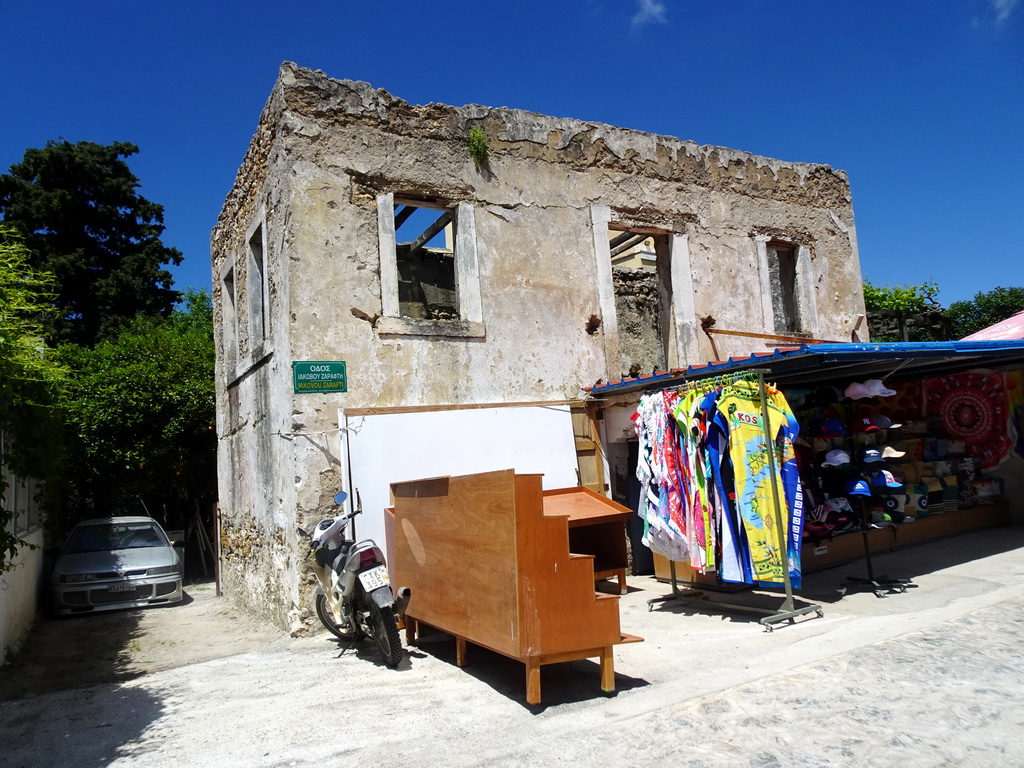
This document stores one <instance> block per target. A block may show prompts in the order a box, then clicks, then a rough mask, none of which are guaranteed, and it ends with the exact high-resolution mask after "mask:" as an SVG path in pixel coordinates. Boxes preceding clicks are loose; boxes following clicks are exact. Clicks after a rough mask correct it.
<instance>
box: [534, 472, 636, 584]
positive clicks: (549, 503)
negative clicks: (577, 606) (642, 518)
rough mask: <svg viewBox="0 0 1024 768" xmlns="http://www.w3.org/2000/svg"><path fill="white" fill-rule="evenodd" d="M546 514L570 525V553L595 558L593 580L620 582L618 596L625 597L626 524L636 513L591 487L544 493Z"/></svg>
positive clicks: (560, 489)
mask: <svg viewBox="0 0 1024 768" xmlns="http://www.w3.org/2000/svg"><path fill="white" fill-rule="evenodd" d="M544 514H545V515H547V516H549V517H565V518H566V519H567V522H568V524H569V551H570V552H572V553H574V554H579V555H593V556H594V579H595V580H597V581H600V580H601V579H612V578H614V579H617V580H618V582H619V594H622V595H624V594H626V566H627V564H628V557H627V555H626V521H627V520H628V519H629V518H630V517H631V516H632V515H633V514H635V513H634V512H633V511H632V510H631V509H629V508H628V507H624V506H622V505H621V504H619V503H617V502H614V501H612V500H611V499H609V498H608V497H607V496H602V495H601V494H599V493H596V492H594V491H592V490H590V489H589V488H585V487H579V488H558V489H556V490H552V491H544Z"/></svg>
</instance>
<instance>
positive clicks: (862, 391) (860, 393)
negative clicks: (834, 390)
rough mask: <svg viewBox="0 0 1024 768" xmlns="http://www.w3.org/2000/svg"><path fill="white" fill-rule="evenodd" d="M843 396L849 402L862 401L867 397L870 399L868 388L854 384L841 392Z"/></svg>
mask: <svg viewBox="0 0 1024 768" xmlns="http://www.w3.org/2000/svg"><path fill="white" fill-rule="evenodd" d="M843 396H844V397H848V398H849V399H850V400H863V399H865V398H867V397H871V394H870V393H869V392H868V388H867V387H866V386H864V385H863V384H859V383H857V382H854V383H853V384H851V385H850V386H848V387H847V388H846V390H845V391H844V392H843Z"/></svg>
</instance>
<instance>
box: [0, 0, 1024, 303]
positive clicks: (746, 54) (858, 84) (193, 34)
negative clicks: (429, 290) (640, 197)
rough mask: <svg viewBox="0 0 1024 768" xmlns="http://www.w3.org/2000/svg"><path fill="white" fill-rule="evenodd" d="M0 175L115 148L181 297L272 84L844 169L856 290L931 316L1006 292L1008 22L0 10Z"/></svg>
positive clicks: (640, 6) (1012, 163)
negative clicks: (56, 156) (892, 298)
mask: <svg viewBox="0 0 1024 768" xmlns="http://www.w3.org/2000/svg"><path fill="white" fill-rule="evenodd" d="M2 19H3V27H4V35H3V37H4V44H3V46H0V104H2V105H3V107H2V108H3V120H2V122H0V171H2V172H6V170H7V169H8V168H9V167H10V165H11V164H12V163H15V162H18V161H19V160H20V159H21V157H22V154H23V153H24V150H25V149H26V148H28V147H40V146H43V145H44V144H45V142H46V141H47V140H48V139H60V138H64V139H67V140H69V141H80V140H89V141H95V142H100V143H109V142H111V141H119V140H121V141H131V142H134V143H135V144H137V145H139V147H140V150H141V151H140V153H139V154H138V155H136V156H134V157H133V158H131V160H130V164H131V167H132V169H133V171H134V172H135V174H136V175H137V176H138V177H139V179H140V180H141V182H142V193H143V194H144V195H145V196H146V197H148V198H149V199H150V200H153V201H154V202H157V203H160V204H162V205H163V206H164V208H165V218H166V225H167V230H166V232H165V233H164V241H165V242H166V243H167V244H168V245H172V246H175V247H177V248H179V249H180V250H181V251H182V252H183V253H184V255H185V260H184V263H183V264H182V265H181V267H179V268H177V269H176V270H175V280H176V285H177V287H179V288H185V287H188V286H196V287H209V285H210V269H209V234H210V230H211V228H212V227H213V224H214V222H215V220H216V217H217V214H218V212H219V210H220V207H221V204H222V203H223V201H224V197H225V195H226V194H227V191H228V189H229V188H230V187H231V184H232V183H233V181H234V176H235V173H236V171H237V169H238V166H239V164H240V163H241V161H242V157H243V155H244V154H245V150H246V147H247V145H248V142H249V140H250V138H251V137H252V134H253V132H254V130H255V128H256V123H257V120H258V117H259V113H260V110H261V109H262V108H263V104H264V102H265V101H266V98H267V96H268V94H269V93H270V89H271V87H272V86H273V83H274V80H275V78H276V76H277V70H278V67H279V65H280V63H281V62H282V61H285V60H289V61H295V62H297V63H298V64H300V65H302V66H305V67H310V68H312V69H320V70H323V71H324V72H325V73H326V74H328V75H330V76H331V77H337V78H350V79H355V80H365V81H368V82H370V83H372V84H373V85H374V86H376V87H379V88H384V89H386V90H388V91H390V92H391V93H392V94H394V95H395V96H398V97H399V98H402V99H405V100H406V101H409V102H411V103H413V104H425V103H429V102H443V103H447V104H454V105H462V104H468V103H476V104H485V105H488V106H508V107H514V108H519V109H527V110H532V111H536V112H541V113H545V114H549V115H554V116H558V117H574V118H579V119H583V120H592V121H598V122H604V123H611V124H614V125H621V126H625V127H628V128H636V129H639V130H644V131H651V132H654V133H661V134H667V135H671V136H677V137H679V138H681V139H690V140H693V141H696V142H697V143H699V144H714V145H720V146H726V147H731V148H734V149H740V150H745V151H749V152H754V153H757V154H761V155H767V156H769V157H776V158H779V159H782V160H788V161H800V162H813V163H824V164H828V165H831V166H832V167H834V168H841V169H843V170H845V171H846V172H847V173H848V174H849V176H850V183H851V186H852V189H853V202H854V212H855V215H856V224H857V234H858V240H859V245H860V256H861V265H862V269H863V271H864V273H865V275H866V276H867V277H868V278H869V279H870V280H871V281H872V282H874V283H876V284H902V283H920V282H922V281H924V280H929V279H931V280H935V281H937V282H938V283H939V286H940V289H941V292H940V300H941V301H942V303H943V304H944V305H948V304H949V303H951V302H953V301H957V300H960V299H969V298H972V297H973V296H974V294H975V293H977V292H978V291H986V290H990V289H991V288H994V287H995V286H997V285H1004V286H1013V285H1016V286H1021V285H1024V246H1022V245H1021V243H1022V237H1024V233H1022V231H1021V230H1022V225H1024V0H919V1H917V0H886V1H885V2H882V1H881V0H847V2H828V3H825V2H820V0H817V1H815V2H812V1H811V0H787V2H778V0H736V2H730V3H720V2H702V3H698V2H690V1H689V0H619V1H618V2H612V1H611V0H575V1H574V2H559V0H546V1H545V2H540V1H538V0H526V1H524V2H519V3H487V2H480V0H477V2H472V3H470V2H463V1H462V0H453V1H450V2H445V3H426V2H404V1H403V0H396V1H394V2H390V3H376V2H362V3H354V2H345V0H334V2H322V1H320V0H309V2H306V3H303V4H295V5H287V4H282V3H269V2H264V0H250V1H249V2H244V3H243V2H230V1H227V0H222V1H221V2H216V0H214V1H210V0H207V2H202V3H200V2H193V0H179V2H176V3H149V2H139V0H132V2H122V1H121V0H114V1H110V2H107V1H105V0H98V1H97V2H95V3H82V2H69V1H67V0H60V1H59V2H48V1H47V0H39V1H38V2H36V3H10V4H8V7H7V8H5V10H4V13H3V15H2Z"/></svg>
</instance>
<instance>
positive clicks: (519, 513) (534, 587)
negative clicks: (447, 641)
mask: <svg viewBox="0 0 1024 768" xmlns="http://www.w3.org/2000/svg"><path fill="white" fill-rule="evenodd" d="M578 490H580V489H570V491H571V493H568V494H559V493H554V494H553V495H552V497H553V498H554V499H555V500H554V501H553V502H552V507H551V510H550V513H549V510H548V508H547V500H546V499H545V498H544V493H543V491H542V489H541V476H540V475H517V474H515V472H514V471H513V470H504V471H499V472H484V473H480V474H477V475H465V476H461V477H440V478H430V479H424V480H413V481H409V482H403V483H393V484H392V485H391V496H392V499H393V502H394V510H395V516H394V531H393V535H394V541H395V553H394V557H393V559H392V563H391V565H392V571H391V574H392V576H391V581H392V583H395V584H400V585H403V586H407V587H410V588H411V589H412V597H411V599H410V601H409V607H408V609H407V610H406V636H407V639H408V641H409V642H414V641H415V635H416V632H417V630H418V629H419V625H421V624H423V625H427V626H431V627H435V628H437V629H440V630H442V631H443V632H447V633H448V634H450V635H452V636H454V638H455V642H456V663H457V664H458V665H459V666H460V667H461V666H462V665H464V664H465V663H466V645H467V643H473V644H475V645H480V646H483V647H485V648H489V649H491V650H492V651H496V652H497V653H500V654H503V655H505V656H508V657H509V658H513V659H517V660H519V661H521V662H522V663H523V664H525V665H526V700H527V702H529V703H530V704H539V703H540V668H541V666H542V665H545V664H556V663H559V662H563V661H571V660H573V659H586V658H595V657H596V658H599V659H600V660H601V681H600V682H601V688H602V690H605V691H611V690H614V688H615V667H614V661H613V656H612V649H613V647H614V646H616V645H620V644H622V643H632V642H640V641H641V638H639V637H634V636H632V635H627V634H623V633H622V632H621V631H620V629H619V605H618V604H619V597H618V595H606V594H598V593H596V592H595V591H594V562H595V559H596V556H595V555H591V554H583V553H580V554H577V553H570V547H569V527H568V522H567V520H568V518H569V517H570V515H569V514H568V513H567V512H566V511H565V510H566V509H573V508H576V512H575V514H576V519H577V521H578V522H579V523H580V524H579V525H578V526H577V529H579V530H584V531H585V530H587V529H592V528H599V527H600V525H602V524H604V523H607V522H609V521H608V520H607V519H605V517H604V516H602V515H596V517H595V516H593V515H591V514H589V513H588V512H586V511H585V510H583V509H580V508H577V507H581V506H586V507H590V508H591V509H600V507H599V506H595V503H594V501H593V500H591V499H589V498H588V499H587V500H585V501H584V502H583V503H582V504H581V503H580V502H579V501H578V500H577V497H576V495H575V494H576V492H577V491H578ZM584 495H586V494H584ZM594 496H597V494H594ZM597 498H598V499H600V498H601V497H597ZM602 503H603V502H602ZM613 503H614V502H613ZM556 509H558V510H560V511H559V512H557V513H556V512H555V510H556ZM627 512H628V510H627ZM588 521H589V522H588ZM617 524H618V525H619V526H621V522H619V523H617ZM618 535H619V536H620V537H622V542H623V548H624V547H625V539H624V537H625V534H624V531H623V530H622V529H621V527H620V528H619V534H618Z"/></svg>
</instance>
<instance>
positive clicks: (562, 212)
mask: <svg viewBox="0 0 1024 768" xmlns="http://www.w3.org/2000/svg"><path fill="white" fill-rule="evenodd" d="M470 127H477V128H479V129H481V130H482V131H483V132H484V133H485V135H486V136H487V145H488V162H487V164H486V165H485V166H484V167H480V168H478V167H477V166H476V164H475V163H474V161H473V159H472V158H471V157H470V154H469V151H468V145H467V136H468V132H469V129H470ZM385 193H393V194H396V195H402V196H405V197H413V198H430V199H434V200H438V201H445V202H447V203H456V202H467V203H470V204H471V205H472V206H473V208H474V210H475V229H476V253H477V263H478V275H479V288H480V294H481V307H482V313H483V317H482V322H481V323H480V326H481V327H482V328H483V332H482V333H480V334H476V335H473V334H470V335H469V336H461V337H460V336H457V335H441V334H438V335H417V334H410V333H391V332H386V331H385V330H384V329H385V328H386V326H384V325H383V324H382V323H381V322H380V318H381V315H382V314H383V313H384V306H383V301H382V295H381V291H382V284H381V255H380V244H379V240H378V211H377V196H378V195H381V194H385ZM261 212H262V213H261ZM261 215H264V216H265V227H266V231H267V235H268V236H267V243H268V249H267V250H268V253H267V270H268V276H269V289H270V317H271V335H270V340H269V345H266V346H265V348H254V347H253V345H252V344H251V343H250V342H249V341H248V340H247V338H246V337H247V320H246V318H245V317H244V316H243V315H244V314H245V313H244V312H241V311H240V318H239V326H238V335H239V344H238V355H237V358H238V359H237V360H235V361H231V360H229V359H228V358H229V357H230V349H229V346H230V345H228V344H227V343H226V340H228V337H227V336H226V335H225V334H226V333H227V332H228V331H230V329H227V330H226V329H225V325H226V322H225V318H226V317H227V314H226V312H225V305H224V297H223V296H222V290H221V285H220V276H221V274H222V272H223V269H224V267H223V265H224V264H225V263H226V261H228V260H231V259H234V260H235V264H236V275H235V277H236V286H239V287H241V288H242V289H243V290H242V291H241V292H240V294H239V296H238V297H237V301H236V305H237V306H238V307H244V306H245V305H246V302H247V300H248V298H247V296H246V295H245V293H244V288H245V286H246V279H245V274H244V272H245V268H246V267H245V264H244V261H245V260H244V259H243V258H240V257H239V254H242V253H244V246H245V238H246V237H247V232H248V231H249V229H250V227H251V226H252V224H253V222H254V220H256V219H257V217H259V216H261ZM609 223H610V224H613V225H615V226H617V227H620V228H624V229H631V230H632V229H637V228H640V229H643V230H644V231H647V230H650V231H652V232H658V233H664V234H665V235H666V241H667V240H669V239H673V240H674V241H676V242H677V247H676V249H675V250H673V251H672V253H671V259H672V260H673V261H674V263H673V264H672V266H671V269H669V268H668V267H664V268H663V267H662V266H659V270H658V276H659V278H660V280H661V281H662V288H661V289H659V294H658V295H659V299H658V301H659V305H658V309H657V313H658V323H659V324H660V326H661V327H660V328H659V333H660V334H661V337H662V339H663V341H664V343H665V344H666V346H667V347H668V349H666V350H663V355H664V358H665V359H666V360H667V361H669V362H671V363H672V364H684V363H686V362H691V363H699V362H704V361H705V360H707V359H711V358H712V357H713V356H714V355H713V353H712V350H711V349H710V347H709V346H708V344H707V339H706V338H696V337H694V338H688V337H685V335H686V328H685V327H683V326H686V327H689V328H693V327H696V325H697V323H698V321H699V318H701V317H703V316H705V315H713V316H714V317H715V318H716V321H717V326H718V327H720V328H731V329H738V330H748V331H755V332H763V331H765V330H766V329H765V327H764V321H763V318H764V317H766V316H768V317H770V314H771V313H770V307H769V308H768V311H767V312H766V305H765V301H766V298H765V296H764V295H763V292H762V267H761V264H760V263H759V260H758V250H757V248H758V245H757V243H758V242H761V241H763V240H764V239H765V238H767V237H777V238H781V239H787V240H790V241H792V242H795V243H798V244H800V245H801V246H803V247H806V248H807V249H808V252H809V259H810V260H809V262H808V263H809V265H810V266H809V275H808V283H809V285H808V290H809V291H812V292H813V293H814V295H815V297H816V300H817V307H818V312H817V316H816V319H815V321H814V328H813V329H812V331H813V333H814V335H816V336H819V337H824V338H846V337H848V335H849V332H850V330H851V329H852V327H853V324H854V323H855V322H856V318H857V315H858V314H860V313H862V312H863V301H862V299H861V289H860V271H859V264H858V260H857V252H856V241H855V237H854V235H853V231H854V230H853V213H852V208H851V202H850V195H849V186H848V183H847V179H846V176H845V174H844V173H843V172H841V171H835V170H833V169H831V168H829V167H828V166H820V165H809V164H801V163H784V162H780V161H777V160H771V159H768V158H763V157H757V156H753V155H750V154H747V153H743V152H736V151H733V150H728V149H723V148H719V147H707V146H698V145H696V144H694V143H692V142H685V141H680V140H678V139H674V138H670V137H665V136H654V135H650V134H645V133H641V132H638V131H630V130H626V129H621V128H615V127H612V126H607V125H600V124H596V123H587V122H582V121H578V120H571V119H561V118H551V117H545V116H542V115H537V114H533V113H528V112H522V111H516V110H510V109H505V108H501V109H492V108H488V107H482V106H477V105H470V106H465V107H460V108H456V107H449V106H445V105H437V104H430V105H426V106H412V105H409V104H407V103H406V102H404V101H401V100H400V99H397V98H395V97H393V96H390V95H389V94H387V93H385V92H384V91H380V90H375V89H373V88H372V87H371V86H369V85H368V84H366V83H357V82H351V81H339V80H331V79H329V78H327V77H326V76H324V75H323V74H321V73H318V72H312V71H310V70H305V69H301V68H299V67H296V66H295V65H292V64H285V65H283V66H282V68H281V73H280V78H279V80H278V82H277V84H276V86H275V88H274V91H273V93H272V94H271V97H270V100H269V101H268V103H267V107H266V109H265V110H264V113H263V116H262V118H261V121H260V125H259V129H258V132H257V134H256V137H255V138H254V140H253V144H252V146H251V147H250V150H249V153H248V154H247V156H246V159H245V162H244V164H243V166H242V169H241V170H240V171H239V175H238V179H237V180H236V184H235V187H234V188H233V190H232V192H231V193H230V195H229V196H228V199H227V202H226V203H225V207H224V210H223V211H222V214H221V217H220V220H219V222H218V225H217V227H216V229H215V230H214V235H213V243H212V252H213V266H214V285H215V292H214V294H215V295H214V302H215V312H216V313H217V314H216V318H217V323H218V331H217V341H218V350H219V354H220V360H219V362H218V382H219V387H218V430H219V435H220V439H221V445H220V453H219V461H220V483H221V509H222V521H223V522H222V531H223V534H222V537H223V540H222V544H223V546H224V547H225V551H226V554H225V569H224V571H225V574H224V578H225V586H226V588H227V589H228V590H229V591H231V592H233V593H237V594H238V595H239V597H240V599H242V600H244V601H246V602H248V603H250V604H251V605H252V606H254V607H255V608H257V609H258V610H260V611H262V612H263V613H265V614H266V615H269V616H271V617H272V618H274V619H275V620H277V621H279V622H281V623H292V624H294V623H295V621H296V618H297V616H298V614H299V612H300V610H301V609H302V607H303V604H302V600H303V597H304V596H303V595H300V594H299V586H298V585H299V583H300V582H301V581H302V579H303V578H304V576H303V575H302V562H301V555H302V553H301V551H300V549H299V548H298V546H297V543H296V539H295V536H294V535H293V533H292V531H293V529H294V526H295V524H296V523H300V524H302V523H306V522H307V521H309V520H312V519H314V518H315V517H316V516H317V515H319V513H320V510H322V509H323V500H324V498H329V496H331V495H333V493H334V492H335V491H336V490H337V489H338V485H339V483H340V480H339V477H340V474H339V473H340V469H341V466H342V463H343V449H342V444H341V439H340V436H339V434H338V432H337V428H338V409H339V408H367V407H388V406H430V405H435V404H478V403H494V402H532V401H540V400H556V399H563V398H573V397H577V396H579V394H580V387H581V386H584V385H589V384H592V383H594V382H595V381H596V380H598V379H607V378H617V377H618V375H620V374H621V373H624V372H625V371H622V370H620V367H621V364H622V361H623V359H629V358H628V356H626V357H625V358H624V356H623V354H622V353H623V350H622V343H620V332H619V331H620V329H619V326H618V323H617V321H616V309H615V297H614V288H613V286H612V276H611V274H612V273H611V269H610V266H609V264H608V254H607V250H604V251H603V252H602V246H601V240H602V238H603V239H604V243H605V246H606V245H607V237H608V233H607V228H608V225H609ZM673 235H675V236H680V237H675V238H672V236H673ZM758 238H761V241H759V240H758ZM682 243H687V244H688V246H687V247H686V248H684V247H683V246H682V245H681V244H682ZM659 259H660V255H659ZM670 275H676V276H677V278H679V284H676V285H671V284H666V281H668V280H670ZM683 278H685V279H683ZM669 299H670V300H671V301H672V302H676V306H683V307H688V308H690V307H692V308H693V310H694V311H692V313H691V312H690V310H689V309H687V310H686V312H687V313H690V314H692V315H693V316H692V317H690V316H689V315H688V314H687V315H686V316H685V317H676V316H674V315H673V314H672V313H671V312H670V311H669V310H671V309H672V307H669V306H666V305H665V303H666V301H668V300H669ZM677 314H678V313H677ZM673 317H674V318H675V319H673ZM652 318H653V315H652ZM651 327H652V328H653V319H652V325H651ZM622 335H623V336H625V337H626V338H625V339H624V343H626V344H628V343H630V340H629V336H630V334H629V333H628V332H626V333H624V334H622ZM643 335H644V334H641V336H643ZM718 344H719V349H718V352H719V354H720V355H723V356H724V355H730V354H733V355H740V354H749V352H750V351H753V350H754V349H762V348H763V345H762V344H761V343H758V342H751V341H749V340H744V339H736V338H724V337H723V340H722V341H720V342H718ZM630 354H632V353H630ZM294 360H345V361H346V362H347V364H348V378H349V382H348V392H347V393H339V394H331V395H323V394H320V395H312V394H302V395H294V394H293V393H292V387H291V380H290V365H291V362H292V361H294ZM645 372H646V371H645ZM540 439H542V437H541V438H540ZM381 460H382V461H386V460H387V457H381Z"/></svg>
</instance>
